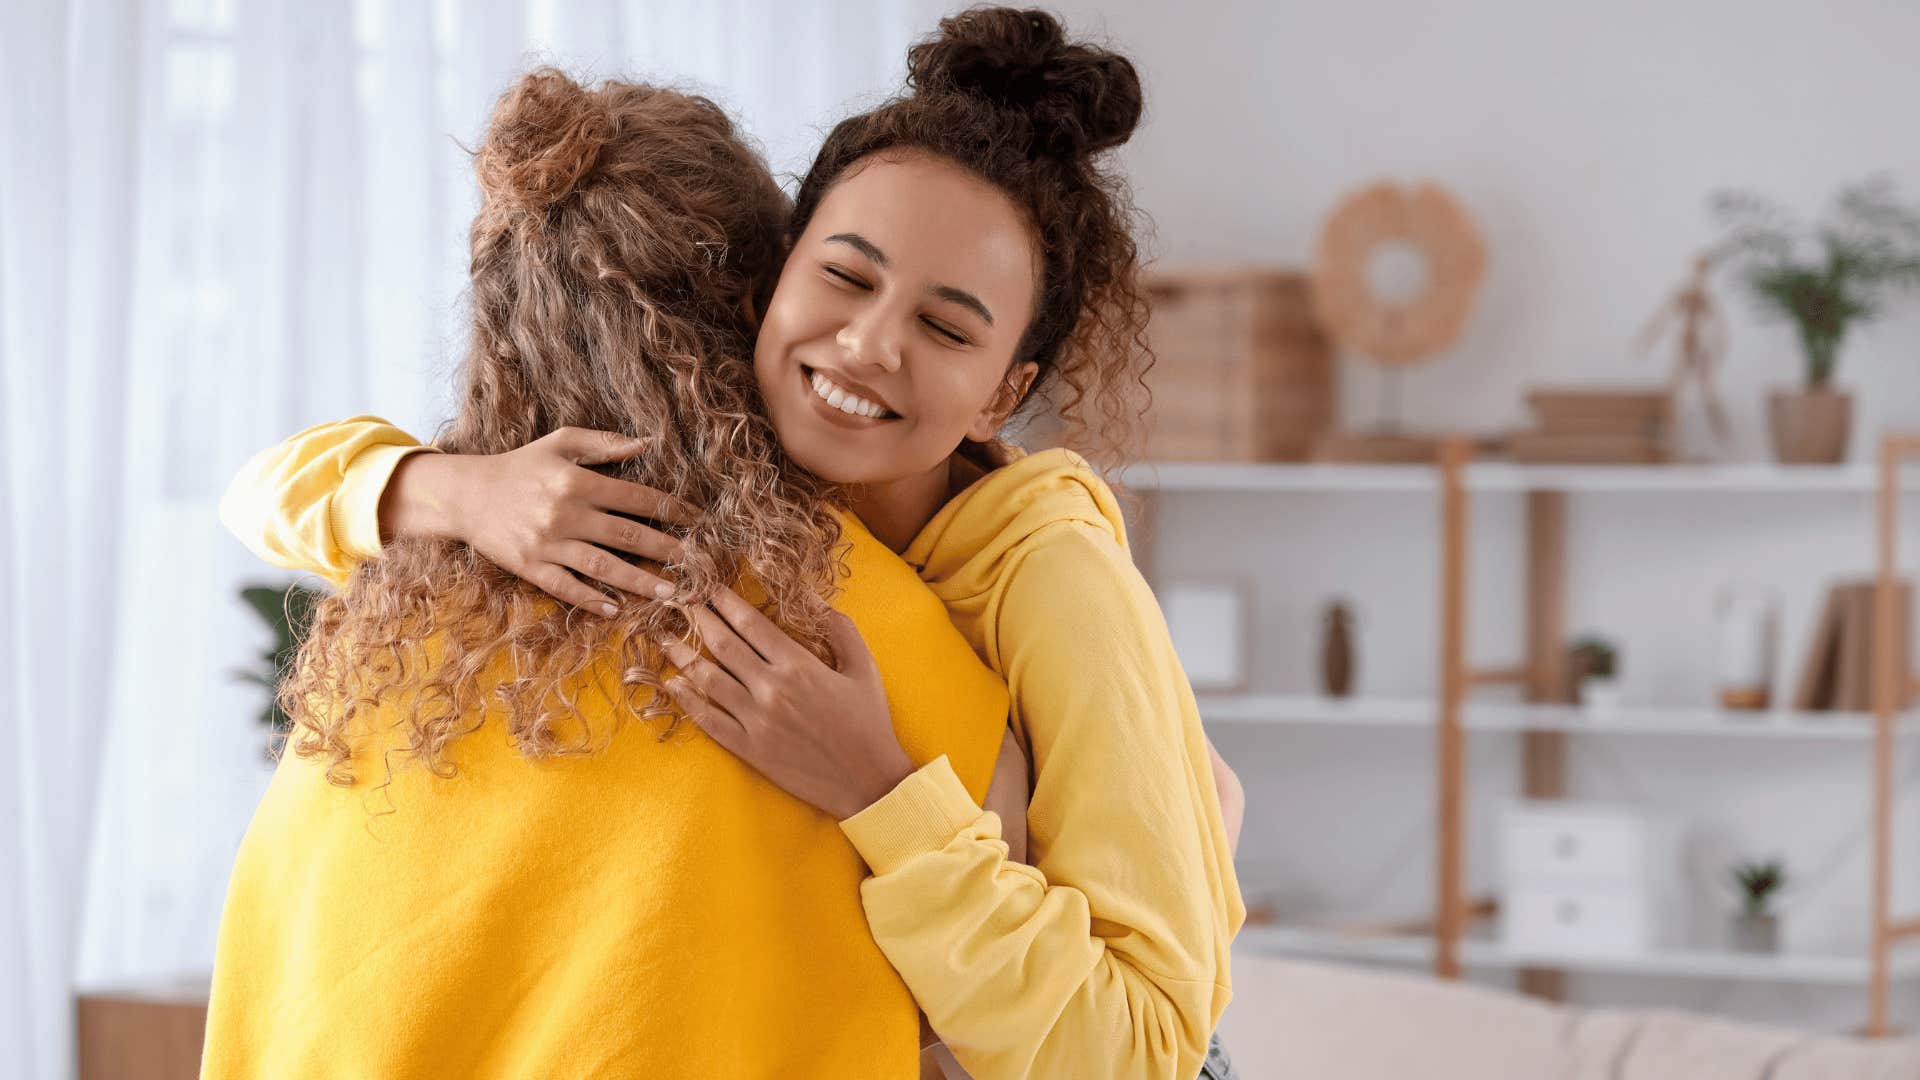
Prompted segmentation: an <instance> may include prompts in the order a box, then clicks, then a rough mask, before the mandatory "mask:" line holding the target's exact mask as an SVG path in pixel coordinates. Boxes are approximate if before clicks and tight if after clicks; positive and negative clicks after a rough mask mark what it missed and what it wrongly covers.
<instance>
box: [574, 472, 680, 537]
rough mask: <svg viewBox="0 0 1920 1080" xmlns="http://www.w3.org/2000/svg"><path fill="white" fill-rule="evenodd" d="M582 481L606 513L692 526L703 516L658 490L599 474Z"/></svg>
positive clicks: (588, 494) (586, 492) (589, 496)
mask: <svg viewBox="0 0 1920 1080" xmlns="http://www.w3.org/2000/svg"><path fill="white" fill-rule="evenodd" d="M579 480H580V490H581V492H582V493H583V494H584V495H585V496H586V498H587V500H588V501H589V502H591V503H593V505H595V506H597V507H599V508H600V509H602V510H617V511H619V512H620V513H623V514H632V515H633V516H634V517H640V518H646V519H647V520H649V521H663V522H666V523H668V524H670V525H691V524H693V522H694V520H695V519H696V518H698V517H699V514H698V512H697V511H695V510H694V508H693V507H691V506H689V505H687V503H685V502H684V501H682V500H680V499H676V498H674V497H673V496H671V495H669V494H667V493H666V492H664V491H661V490H659V489H658V488H650V487H648V486H647V485H645V484H636V483H634V482H633V481H631V480H617V479H615V478H613V477H611V476H601V475H600V474H599V473H597V472H589V473H587V474H586V475H585V476H582V477H580V478H579Z"/></svg>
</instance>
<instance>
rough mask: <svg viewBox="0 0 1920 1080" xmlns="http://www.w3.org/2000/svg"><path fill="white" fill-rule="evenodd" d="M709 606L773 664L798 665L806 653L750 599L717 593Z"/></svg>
mask: <svg viewBox="0 0 1920 1080" xmlns="http://www.w3.org/2000/svg"><path fill="white" fill-rule="evenodd" d="M707 606H708V607H710V608H712V609H713V610H714V611H715V612H718V613H719V615H720V617H721V618H722V619H725V620H726V625H727V626H728V627H729V628H730V629H731V630H733V632H734V633H737V634H738V635H740V637H741V638H743V639H744V640H745V641H746V643H747V644H748V645H751V646H752V647H753V651H754V652H756V653H759V654H760V655H761V656H763V657H765V658H766V659H767V660H768V661H769V662H771V661H774V660H782V661H787V662H790V663H797V662H798V661H799V658H800V657H801V656H804V655H805V650H803V649H801V648H800V646H799V645H797V644H795V643H794V640H793V639H792V638H790V637H788V636H787V632H786V631H785V630H782V629H780V627H778V626H777V625H775V624H774V621H773V620H772V619H769V618H767V617H766V616H765V615H763V614H761V613H760V609H759V608H756V607H754V606H753V605H752V604H749V603H747V601H746V598H744V597H742V596H741V595H740V594H739V593H737V592H734V591H733V590H732V589H718V590H715V591H714V593H713V594H712V595H711V596H708V597H707Z"/></svg>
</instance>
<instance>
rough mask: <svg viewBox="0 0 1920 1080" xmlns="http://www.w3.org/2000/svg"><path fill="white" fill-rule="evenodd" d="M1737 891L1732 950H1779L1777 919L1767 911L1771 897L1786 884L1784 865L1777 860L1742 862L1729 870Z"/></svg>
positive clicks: (1754, 951) (1766, 951)
mask: <svg viewBox="0 0 1920 1080" xmlns="http://www.w3.org/2000/svg"><path fill="white" fill-rule="evenodd" d="M1730 873H1731V874H1732V876H1733V882H1734V885H1735V886H1736V887H1737V888H1738V889H1739V892H1740V911H1739V913H1738V914H1736V915H1735V916H1734V917H1733V947H1734V949H1735V950H1737V951H1739V952H1752V953H1770V952H1777V951H1778V950H1779V948H1780V919H1779V916H1777V915H1775V914H1774V913H1773V912H1772V911H1771V910H1769V907H1768V905H1769V904H1770V903H1771V901H1772V900H1773V897H1774V894H1776V893H1778V892H1779V891H1780V888H1781V886H1783V885H1785V884H1786V883H1787V869H1786V865H1785V864H1784V863H1782V862H1781V861H1780V860H1779V859H1765V860H1759V861H1751V862H1748V861H1743V862H1737V863H1734V864H1733V869H1732V870H1731V871H1730Z"/></svg>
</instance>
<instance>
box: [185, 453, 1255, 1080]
mask: <svg viewBox="0 0 1920 1080" xmlns="http://www.w3.org/2000/svg"><path fill="white" fill-rule="evenodd" d="M418 449H420V448H419V447H418V445H417V444H416V443H415V441H414V440H413V439H412V438H411V437H410V436H408V435H407V434H406V433H404V432H401V431H399V430H398V429H395V428H393V427H390V426H388V425H385V424H384V423H380V422H378V421H375V420H373V419H371V418H359V419H356V420H352V421H345V422H342V423H340V424H335V425H325V426H323V427H321V428H316V429H312V430H311V431H309V432H305V433H302V435H300V436H296V437H295V438H294V439H292V440H289V441H288V442H287V443H283V444H282V445H281V446H280V447H276V448H274V449H272V450H269V451H266V452H264V453H263V454H261V455H260V456H258V457H256V458H255V459H254V461H252V462H250V463H249V465H248V467H247V468H246V469H245V470H243V471H242V473H241V475H240V476H239V477H238V478H236V480H235V482H234V485H233V487H232V488H231V489H230V491H229V494H228V498H227V500H226V502H225V503H224V504H223V506H222V514H223V517H224V518H225V519H226V520H227V522H228V525H229V527H230V528H231V529H233V530H234V532H235V533H236V535H238V536H240V537H241V538H242V539H243V540H246V541H247V542H248V543H249V544H250V545H251V546H252V547H254V549H255V550H256V551H258V552H259V553H261V554H262V555H263V557H266V558H268V559H269V560H270V561H277V562H280V563H281V564H282V565H291V566H299V567H306V568H312V569H316V570H324V571H328V572H334V573H338V572H342V571H344V570H346V569H350V568H351V566H352V565H353V564H354V563H355V562H357V561H358V560H360V559H362V558H368V557H372V556H374V555H377V554H378V552H379V542H380V541H379V527H378V507H379V499H380V494H381V492H382V490H383V489H384V487H385V485H386V482H387V479H388V477H389V476H390V475H391V473H392V470H393V467H394V465H395V464H397V462H398V461H399V460H400V458H401V457H403V456H404V455H405V454H407V453H411V452H415V451H417V450H418ZM286 491H298V492H300V493H301V495H300V497H294V496H291V495H288V494H285V493H284V492H286ZM905 556H906V558H907V560H908V562H909V563H911V564H913V567H914V568H915V569H916V570H918V571H919V572H920V574H921V576H922V577H923V578H924V579H925V580H926V581H927V582H928V583H929V584H930V585H931V586H932V587H933V591H934V593H935V594H936V595H937V596H938V597H939V599H940V601H941V602H943V603H944V604H946V605H947V610H948V614H949V615H950V616H951V618H952V620H953V623H954V625H956V626H958V628H959V629H960V630H961V632H963V633H964V635H965V637H966V640H967V641H968V643H969V644H970V645H971V646H972V647H973V649H974V651H975V652H976V653H977V654H978V655H979V656H980V657H981V658H982V659H983V660H985V661H986V662H987V663H988V664H989V665H990V666H991V667H993V668H994V669H995V670H997V671H1000V672H1002V673H1004V674H1005V676H1006V679H1007V682H1008V684H1009V686H1010V688H1011V690H1012V693H1013V696H1014V704H1013V722H1014V724H1015V726H1016V728H1017V729H1018V731H1019V733H1020V735H1021V737H1022V741H1023V742H1024V743H1025V744H1026V745H1027V746H1028V748H1029V751H1030V753H1031V755H1032V758H1033V770H1034V787H1033V801H1032V804H1031V807H1030V810H1029V815H1028V828H1029V843H1030V858H1031V859H1032V861H1033V862H1034V864H1035V865H1034V866H1025V865H1021V864H1019V863H1012V862H1008V861H1007V860H1006V857H1005V856H1006V851H1005V847H1004V845H1003V844H1001V843H1000V842H999V821H998V819H997V818H996V817H995V816H994V815H992V814H990V813H985V812H983V811H981V810H980V809H979V800H978V792H979V787H978V784H977V781H974V780H971V779H970V780H969V782H968V783H966V784H962V783H961V782H960V777H959V776H957V775H956V774H955V772H954V770H953V769H951V768H949V767H948V766H947V764H946V763H945V762H943V761H933V762H930V763H929V764H928V765H926V766H925V767H923V768H922V769H921V770H920V771H919V772H917V773H915V774H914V775H913V776H912V777H910V778H908V779H907V780H906V781H904V782H903V783H902V784H901V785H900V786H899V787H898V788H896V789H895V790H894V791H893V792H892V793H890V794H889V795H887V796H886V797H885V798H883V799H881V800H880V801H879V802H877V803H875V804H874V805H873V806H871V807H869V808H867V809H866V810H864V811H862V812H861V813H860V814H857V815H855V816H854V817H853V818H850V819H848V820H847V821H846V822H844V823H842V828H843V830H844V831H845V833H846V835H847V836H848V837H849V838H850V839H852V841H853V842H854V844H855V846H856V848H857V849H858V850H859V852H860V854H861V856H862V857H863V858H864V859H865V860H866V862H867V864H868V865H869V866H870V867H871V869H872V874H871V876H870V877H868V878H867V880H866V881H865V883H864V884H862V885H861V886H860V896H861V902H862V904H863V905H864V907H865V911H866V915H867V918H868V920H869V926H870V928H871V930H872V932H873V935H874V938H875V939H876V940H877V941H878V943H879V945H880V948H881V949H882V950H884V951H885V953H886V956H887V958H888V959H889V960H890V961H891V962H892V963H893V965H894V967H895V968H896V969H897V970H898V972H899V973H900V975H901V977H903V978H904V979H905V981H906V983H907V985H908V987H909V988H910V989H911V990H912V992H913V995H914V997H915V998H916V999H917V1000H918V1001H919V1003H920V1005H921V1007H922V1008H924V1009H925V1010H926V1012H927V1014H928V1015H929V1017H930V1018H931V1019H932V1021H933V1026H934V1028H935V1030H936V1031H938V1032H939V1033H940V1034H941V1036H942V1037H943V1038H944V1039H945V1040H946V1042H947V1043H948V1045H949V1046H950V1047H951V1048H952V1049H953V1050H954V1052H955V1054H956V1056H957V1057H958V1058H959V1060H960V1061H961V1062H962V1063H963V1064H964V1065H965V1066H966V1067H967V1069H968V1070H969V1071H970V1072H971V1073H972V1074H973V1076H974V1077H976V1080H997V1078H1001V1077H1029V1076H1031V1077H1044V1078H1054V1077H1100V1078H1106V1077H1134V1076H1137V1077H1175V1078H1178V1080H1187V1078H1189V1077H1192V1076H1194V1075H1195V1074H1197V1073H1198V1072H1199V1068H1200V1062H1201V1060H1202V1058H1203V1057H1204V1054H1205V1048H1206V1042H1207V1037H1208V1034H1209V1033H1210V1032H1211V1031H1212V1029H1213V1027H1214V1026H1215V1024H1216V1023H1217V1021H1218V1020H1219V1017H1220V1013H1221V1011H1222V1010H1223V1009H1224V1008H1225V1007H1226V1004H1227V1001H1228V999H1229V997H1230V993H1231V992H1230V985H1231V983H1230V977H1229V968H1228V949H1229V946H1230V944H1231V941H1232V938H1233V935H1234V934H1235V933H1236V932H1237V931H1238V930H1239V927H1240V925H1241V923H1242V921H1243V920H1244V918H1245V911H1244V909H1243V907H1242V905H1241V899H1240V894H1239V887H1238V883H1237V881H1236V880H1235V878H1234V873H1233V865H1232V859H1231V856H1230V854H1229V847H1228V844H1227V839H1226V831H1225V827H1224V824H1223V822H1222V820H1221V816H1220V809H1219V799H1218V795H1217V792H1216V790H1215V788H1214V785H1213V780H1212V773H1211V770H1210V768H1209V765H1208V760H1209V759H1208V754H1207V750H1206V745H1205V742H1204V737H1203V735H1202V732H1201V728H1200V721H1199V715H1198V711H1197V708H1196V707H1195V704H1194V700H1193V694H1192V691H1191V689H1190V688H1189V687H1188V685H1187V682H1186V677H1185V675H1184V673H1183V672H1182V671H1181V670H1180V667H1179V664H1178V663H1177V661H1176V660H1175V657H1174V654H1173V650H1172V645H1171V642H1170V641H1169V639H1168V636H1167V631H1166V626H1165V622H1164V620H1163V619H1162V618H1161V616H1160V612H1159V609H1158V606H1157V605H1156V604H1155V602H1154V599H1153V596H1152V593H1151V592H1150V591H1149V590H1148V588H1147V586H1146V583H1145V582H1144V581H1143V580H1142V579H1141V577H1140V575H1139V573H1138V572H1137V571H1136V570H1135V569H1134V567H1133V565H1132V562H1131V559H1130V558H1129V556H1128V554H1127V549H1126V536H1125V531H1124V528H1123V526H1122V523H1121V519H1120V515H1119V512H1118V508H1117V506H1116V505H1115V503H1114V499H1113V495H1112V493H1111V492H1110V491H1109V490H1108V489H1107V487H1106V485H1104V484H1103V483H1102V482H1101V481H1100V480H1099V478H1098V477H1096V476H1095V475H1094V474H1093V473H1092V472H1090V471H1089V470H1088V469H1087V468H1086V466H1085V463H1084V462H1082V461H1081V460H1080V459H1079V458H1078V457H1076V456H1074V455H1072V454H1070V453H1067V452H1065V451H1048V452H1044V453H1039V454H1034V455H1032V456H1029V457H1024V458H1022V459H1020V460H1018V461H1015V462H1014V463H1013V464H1011V465H1008V466H1006V467H1004V468H1001V469H999V470H996V471H995V472H993V473H991V474H989V475H988V476H987V477H985V478H984V479H982V480H981V481H980V482H979V483H977V484H975V485H973V486H972V487H971V488H969V489H968V490H967V491H965V492H963V493H962V494H961V495H960V496H958V497H956V498H955V499H954V500H953V501H952V502H950V503H949V504H948V505H947V506H946V507H945V508H943V509H942V510H941V512H940V513H939V514H938V515H936V516H935V518H934V519H933V521H931V522H930V523H929V524H928V525H927V526H926V528H925V529H924V530H922V532H921V534H920V535H919V536H918V537H917V538H916V539H915V540H914V542H913V543H912V544H911V545H910V546H909V548H908V550H907V551H906V552H905ZM863 629H864V628H863ZM869 641H870V643H872V639H871V638H869ZM875 644H877V643H875ZM883 662H884V661H883ZM954 760H955V761H958V760H960V759H959V758H955V759H954ZM960 775H965V773H964V771H963V772H962V773H961V774H960ZM857 1075H861V1076H881V1075H887V1074H886V1073H884V1072H882V1071H879V1070H873V1069H870V1070H867V1071H863V1072H860V1073H858V1074H857Z"/></svg>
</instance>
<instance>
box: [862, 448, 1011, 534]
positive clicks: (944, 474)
mask: <svg viewBox="0 0 1920 1080" xmlns="http://www.w3.org/2000/svg"><path fill="white" fill-rule="evenodd" d="M980 475H981V470H980V469H979V468H978V467H977V466H975V465H973V464H972V463H971V462H969V461H966V460H965V459H964V458H961V457H960V456H959V455H958V454H950V455H948V456H947V459H946V460H945V461H942V462H941V463H940V464H938V465H936V466H934V467H933V468H932V469H929V470H928V471H926V472H924V473H918V474H915V475H913V476H905V477H901V478H900V479H898V480H886V481H882V482H879V483H873V484H862V485H860V486H859V487H858V488H855V489H854V490H853V492H852V493H851V494H852V499H851V509H852V510H853V512H854V514H856V515H857V516H858V517H859V518H860V520H861V521H862V522H864V523H865V524H866V526H867V531H868V532H871V533H872V534H873V537H874V539H876V540H878V541H880V542H881V543H883V544H885V545H887V547H888V549H889V550H891V551H892V552H893V553H894V554H895V555H898V554H900V553H901V552H903V551H905V550H907V545H909V544H911V543H913V538H914V537H916V536H919V535H920V530H921V529H924V528H926V527H927V522H929V521H932V520H933V515H934V514H936V513H939V511H940V508H941V507H942V506H945V505H946V504H947V500H948V499H951V498H953V496H954V495H956V494H958V493H959V492H960V491H961V489H963V488H965V487H966V486H967V485H968V484H971V483H973V482H974V481H975V480H977V479H979V478H980Z"/></svg>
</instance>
